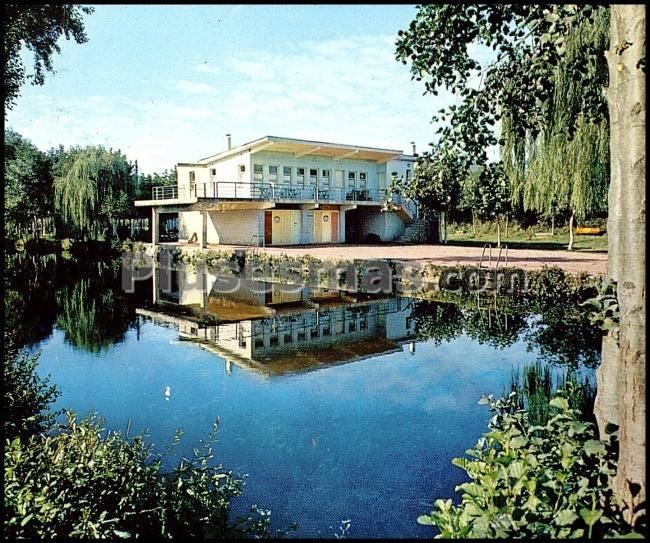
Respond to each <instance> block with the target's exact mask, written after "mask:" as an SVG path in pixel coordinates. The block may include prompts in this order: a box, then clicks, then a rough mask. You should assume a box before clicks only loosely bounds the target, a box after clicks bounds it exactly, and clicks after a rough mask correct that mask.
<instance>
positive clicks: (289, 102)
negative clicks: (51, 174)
mask: <svg viewBox="0 0 650 543" xmlns="http://www.w3.org/2000/svg"><path fill="white" fill-rule="evenodd" d="M94 7H95V12H94V13H93V14H92V15H87V16H85V25H86V33H87V36H88V42H87V43H85V44H81V45H80V44H77V43H76V42H74V41H66V40H65V39H62V40H60V42H59V43H60V45H61V54H58V55H56V56H55V57H54V68H55V70H56V73H55V74H47V75H46V80H45V85H44V86H31V85H29V84H28V85H25V86H24V87H23V89H22V93H21V96H20V98H19V99H18V102H17V105H16V106H15V107H14V109H13V110H12V111H10V112H9V114H8V116H7V123H6V125H7V127H9V128H12V129H14V130H16V131H17V132H19V133H20V134H22V135H23V136H25V137H27V138H29V139H30V140H32V142H33V143H34V144H35V145H37V146H38V147H39V148H41V149H42V150H46V149H48V148H50V147H53V146H58V145H59V144H62V145H64V146H65V147H68V146H70V145H104V146H106V147H107V148H113V149H120V150H121V151H122V152H124V153H125V154H126V155H127V157H128V158H129V159H130V160H136V159H137V160H138V165H139V167H140V171H142V172H145V173H151V172H153V171H161V170H163V169H165V168H168V169H171V168H173V167H174V165H175V164H176V163H177V162H191V161H195V160H198V159H200V158H203V157H205V156H209V155H212V154H215V153H217V152H219V151H222V150H223V149H224V148H225V146H226V138H225V134H226V133H231V134H232V142H233V145H239V144H243V143H245V142H248V141H251V140H254V139H257V138H260V137H263V136H266V135H273V136H286V137H291V138H301V139H310V140H317V141H330V142H335V143H346V144H351V145H364V146H376V147H384V148H390V149H401V150H404V151H405V152H408V153H410V152H411V150H412V149H411V144H410V142H412V141H414V142H415V143H416V145H417V149H418V150H419V151H421V150H424V149H426V148H427V146H428V144H429V142H431V141H432V140H433V139H434V138H435V134H434V133H435V126H434V125H432V124H431V117H432V116H433V115H435V114H436V112H437V111H438V109H440V108H441V107H443V106H446V105H449V104H450V103H452V102H453V100H454V99H453V97H452V96H451V95H449V94H447V93H445V92H442V93H441V94H439V95H438V96H432V95H426V96H425V95H423V92H424V85H423V83H422V82H418V81H415V80H413V81H412V80H411V75H410V72H409V68H408V66H405V65H403V64H401V63H399V62H398V61H396V60H395V39H396V34H397V32H398V30H400V29H406V28H407V27H408V24H409V22H410V21H411V20H412V19H413V18H414V16H415V13H416V8H415V7H414V6H407V5H318V6H309V5H301V6H295V5H279V6H270V5H246V6H237V5H183V6H180V5H172V6H167V5H128V6H119V5H99V6H94ZM30 60H31V59H30V57H29V56H28V55H27V56H25V62H26V65H27V66H28V67H31V64H30Z"/></svg>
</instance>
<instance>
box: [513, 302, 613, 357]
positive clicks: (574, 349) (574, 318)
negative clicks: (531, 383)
mask: <svg viewBox="0 0 650 543" xmlns="http://www.w3.org/2000/svg"><path fill="white" fill-rule="evenodd" d="M602 337H603V333H602V331H601V330H600V329H599V328H598V327H596V326H593V325H592V324H591V323H590V322H589V318H588V317H587V315H586V314H585V313H584V312H581V311H578V310H577V309H573V308H571V307H559V306H556V307H552V308H548V309H546V310H545V311H543V312H542V313H540V314H539V320H538V321H537V323H536V325H535V326H533V327H532V328H531V329H530V331H529V333H528V334H527V335H526V338H525V339H526V341H527V342H528V344H529V349H531V350H532V349H536V350H537V351H538V352H539V356H540V358H541V359H542V360H543V361H545V362H548V363H551V364H563V365H567V366H572V367H578V366H581V365H584V366H587V367H596V366H597V365H598V363H599V361H600V351H601V344H602Z"/></svg>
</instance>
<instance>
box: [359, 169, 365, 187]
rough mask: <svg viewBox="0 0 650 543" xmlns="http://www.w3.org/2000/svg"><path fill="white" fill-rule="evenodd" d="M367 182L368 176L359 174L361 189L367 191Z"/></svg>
mask: <svg viewBox="0 0 650 543" xmlns="http://www.w3.org/2000/svg"><path fill="white" fill-rule="evenodd" d="M366 181H367V175H366V172H359V188H360V189H362V190H363V189H365V188H366Z"/></svg>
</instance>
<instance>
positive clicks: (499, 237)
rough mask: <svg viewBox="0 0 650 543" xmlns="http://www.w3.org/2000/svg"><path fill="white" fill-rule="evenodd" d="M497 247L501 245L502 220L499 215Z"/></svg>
mask: <svg viewBox="0 0 650 543" xmlns="http://www.w3.org/2000/svg"><path fill="white" fill-rule="evenodd" d="M497 247H501V221H500V220H499V217H497Z"/></svg>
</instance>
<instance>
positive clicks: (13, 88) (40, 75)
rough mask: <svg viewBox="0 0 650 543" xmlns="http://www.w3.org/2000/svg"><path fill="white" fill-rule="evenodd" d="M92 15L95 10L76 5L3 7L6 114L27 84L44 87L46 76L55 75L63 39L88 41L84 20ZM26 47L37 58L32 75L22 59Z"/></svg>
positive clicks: (9, 5) (80, 41)
mask: <svg viewBox="0 0 650 543" xmlns="http://www.w3.org/2000/svg"><path fill="white" fill-rule="evenodd" d="M93 11H94V8H92V7H89V6H77V5H74V4H41V5H29V4H5V5H4V13H3V29H4V37H5V39H4V58H5V74H4V95H5V110H8V109H11V108H12V107H13V105H14V104H15V101H16V99H17V98H18V96H19V95H20V88H21V87H22V86H23V85H24V84H25V82H26V81H30V82H31V83H32V84H33V85H42V84H43V83H44V82H45V73H46V72H51V73H53V72H54V66H53V64H52V57H53V56H54V54H55V53H60V52H61V48H60V46H59V44H58V40H59V38H60V37H61V36H65V38H66V39H67V40H69V39H70V38H73V39H74V40H75V41H76V42H77V43H85V42H87V41H88V37H87V36H86V31H85V29H84V22H83V16H84V15H90V14H91V13H93ZM23 47H24V48H26V49H28V50H29V51H31V52H32V53H33V55H34V64H33V68H32V69H33V71H32V73H28V71H27V68H26V67H25V65H24V63H23V61H22V59H21V51H22V49H23Z"/></svg>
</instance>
